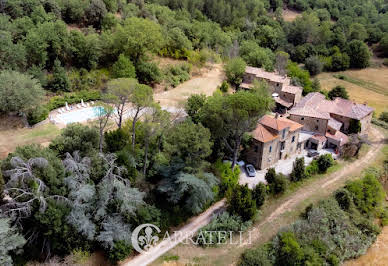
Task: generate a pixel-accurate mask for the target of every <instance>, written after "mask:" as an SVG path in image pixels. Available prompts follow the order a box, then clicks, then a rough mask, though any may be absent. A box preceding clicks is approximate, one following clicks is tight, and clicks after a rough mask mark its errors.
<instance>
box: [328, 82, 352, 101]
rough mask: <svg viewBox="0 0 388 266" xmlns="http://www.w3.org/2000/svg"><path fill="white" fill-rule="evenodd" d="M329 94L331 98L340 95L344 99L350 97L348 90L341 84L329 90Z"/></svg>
mask: <svg viewBox="0 0 388 266" xmlns="http://www.w3.org/2000/svg"><path fill="white" fill-rule="evenodd" d="M328 96H329V98H330V99H331V100H334V98H337V97H340V98H343V99H349V95H348V92H347V91H346V89H345V87H344V86H341V85H338V86H336V87H334V88H333V89H332V90H331V91H329V94H328Z"/></svg>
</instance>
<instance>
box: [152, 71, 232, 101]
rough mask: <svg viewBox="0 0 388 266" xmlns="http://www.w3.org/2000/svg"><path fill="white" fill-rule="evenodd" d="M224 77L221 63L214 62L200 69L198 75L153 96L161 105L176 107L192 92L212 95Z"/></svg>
mask: <svg viewBox="0 0 388 266" xmlns="http://www.w3.org/2000/svg"><path fill="white" fill-rule="evenodd" d="M224 79H225V76H224V72H223V70H222V65H221V64H214V65H211V66H210V67H209V68H207V69H202V73H201V74H200V75H198V76H194V77H193V78H191V79H190V80H188V81H186V82H183V83H182V84H180V85H178V86H177V87H176V88H172V89H169V90H167V91H161V92H157V93H156V94H155V95H154V98H155V101H157V102H159V103H160V105H161V106H163V107H178V106H181V105H182V104H183V103H184V102H185V101H186V99H187V98H188V97H189V96H190V95H192V94H201V93H203V94H205V95H207V96H210V95H212V94H213V92H214V91H215V90H216V89H217V87H218V86H219V85H221V83H222V81H223V80H224Z"/></svg>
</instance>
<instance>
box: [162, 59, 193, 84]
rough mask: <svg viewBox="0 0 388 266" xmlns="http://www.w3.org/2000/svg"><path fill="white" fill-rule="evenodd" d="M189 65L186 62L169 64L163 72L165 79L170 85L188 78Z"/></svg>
mask: <svg viewBox="0 0 388 266" xmlns="http://www.w3.org/2000/svg"><path fill="white" fill-rule="evenodd" d="M190 71H191V65H190V64H187V63H183V64H179V65H175V66H170V67H169V68H167V71H166V73H165V79H166V81H167V83H168V84H170V85H171V86H172V87H176V86H178V85H179V84H181V83H182V82H185V81H187V80H189V79H190Z"/></svg>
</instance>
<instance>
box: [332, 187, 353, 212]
mask: <svg viewBox="0 0 388 266" xmlns="http://www.w3.org/2000/svg"><path fill="white" fill-rule="evenodd" d="M334 198H335V199H336V201H337V202H338V205H339V206H340V207H341V209H342V210H344V211H349V210H350V208H351V206H352V205H353V197H352V194H351V193H350V191H349V190H346V189H340V190H338V191H337V192H335V194H334Z"/></svg>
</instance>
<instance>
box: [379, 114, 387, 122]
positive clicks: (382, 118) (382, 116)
mask: <svg viewBox="0 0 388 266" xmlns="http://www.w3.org/2000/svg"><path fill="white" fill-rule="evenodd" d="M379 119H380V120H381V121H384V122H385V123H388V112H382V113H381V114H380V116H379Z"/></svg>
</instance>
